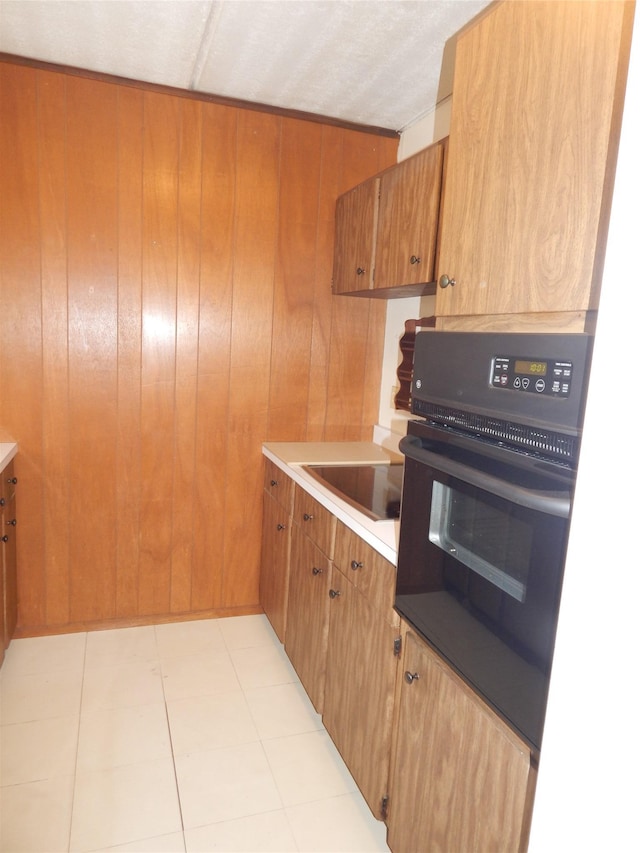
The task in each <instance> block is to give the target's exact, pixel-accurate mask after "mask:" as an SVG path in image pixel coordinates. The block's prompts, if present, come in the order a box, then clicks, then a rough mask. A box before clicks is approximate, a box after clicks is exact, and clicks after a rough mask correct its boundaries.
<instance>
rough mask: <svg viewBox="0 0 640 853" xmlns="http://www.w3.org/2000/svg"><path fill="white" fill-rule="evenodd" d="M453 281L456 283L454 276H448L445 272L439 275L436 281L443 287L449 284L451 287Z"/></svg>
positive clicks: (453, 283)
mask: <svg viewBox="0 0 640 853" xmlns="http://www.w3.org/2000/svg"><path fill="white" fill-rule="evenodd" d="M455 283H456V280H455V278H449V276H448V275H447V274H446V273H445V274H444V275H441V276H440V280H439V281H438V284H439V285H440V287H442V288H443V289H444V288H445V287H449V285H451V287H453V286H454V285H455Z"/></svg>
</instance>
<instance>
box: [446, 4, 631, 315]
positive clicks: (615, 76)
mask: <svg viewBox="0 0 640 853" xmlns="http://www.w3.org/2000/svg"><path fill="white" fill-rule="evenodd" d="M633 5H634V4H633V3H623V2H610V3H574V2H555V3H539V2H531V0H528V1H527V2H519V3H498V4H495V5H494V6H492V7H491V8H490V9H489V11H488V12H487V13H486V14H485V15H483V16H482V17H481V18H480V19H479V20H478V21H477V22H476V23H474V24H473V25H472V26H470V27H469V28H468V29H467V30H465V31H464V32H463V33H462V34H461V35H460V36H459V37H458V40H457V45H456V58H455V71H454V82H453V98H452V106H451V126H450V135H449V144H448V151H447V177H446V188H445V191H444V196H443V204H442V212H441V234H440V243H439V262H438V269H437V276H438V284H439V285H440V286H438V287H437V297H436V314H437V315H438V317H439V318H444V319H443V320H442V321H441V322H439V328H443V329H444V328H460V329H466V328H469V329H475V328H489V325H488V323H489V321H488V320H486V321H485V322H484V325H477V324H478V323H479V322H480V320H481V319H482V318H484V317H496V320H495V321H494V322H496V323H497V322H499V320H498V319H497V318H498V317H499V316H500V315H503V317H504V315H516V314H540V313H546V314H547V315H548V316H549V315H551V314H553V313H557V312H565V313H566V312H574V314H577V312H584V311H586V310H588V309H595V308H597V303H598V296H599V284H600V279H601V274H602V263H603V259H604V244H605V241H606V233H607V227H608V211H609V206H610V198H611V189H612V184H613V182H612V180H611V177H612V170H613V169H614V168H615V156H616V155H615V152H616V148H617V137H618V134H619V126H620V119H621V108H622V97H623V94H624V93H623V87H621V86H620V83H619V81H620V80H621V79H624V78H623V77H622V74H623V73H624V68H625V65H626V62H627V59H628V49H629V33H630V26H631V20H632V16H633ZM497 46H499V49H497ZM461 315H468V316H469V321H471V319H473V318H476V325H466V326H465V325H461V324H460V323H461V319H460V318H461ZM447 318H452V319H451V320H449V321H448V322H447ZM453 318H457V324H456V323H454V322H453ZM541 319H543V318H538V324H539V322H540V320H541ZM549 319H550V321H551V320H552V318H551V317H550V316H549ZM565 319H566V321H567V322H569V318H568V317H565ZM575 319H576V322H578V321H579V320H580V317H579V316H576V318H575ZM514 320H515V318H514ZM507 321H508V317H505V318H504V319H503V321H502V322H503V326H502V328H504V323H506V322H507ZM582 321H583V323H584V315H582Z"/></svg>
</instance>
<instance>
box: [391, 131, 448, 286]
mask: <svg viewBox="0 0 640 853" xmlns="http://www.w3.org/2000/svg"><path fill="white" fill-rule="evenodd" d="M442 161H443V145H442V144H436V145H431V146H430V147H429V148H426V149H425V150H424V151H420V152H419V153H418V154H416V155H414V156H413V157H410V158H409V159H407V160H403V161H402V162H401V163H399V164H398V165H397V166H393V167H392V168H390V169H388V170H387V171H386V172H384V173H383V174H382V175H381V177H380V208H379V213H378V237H377V247H376V269H375V278H374V287H375V288H376V290H378V289H382V288H388V287H397V286H399V285H411V284H419V283H422V282H425V283H426V282H431V281H433V280H434V276H435V258H436V238H437V236H438V218H439V211H440V190H441V186H442Z"/></svg>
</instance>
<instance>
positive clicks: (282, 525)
mask: <svg viewBox="0 0 640 853" xmlns="http://www.w3.org/2000/svg"><path fill="white" fill-rule="evenodd" d="M286 529H287V525H286V524H279V525H278V527H277V530H286Z"/></svg>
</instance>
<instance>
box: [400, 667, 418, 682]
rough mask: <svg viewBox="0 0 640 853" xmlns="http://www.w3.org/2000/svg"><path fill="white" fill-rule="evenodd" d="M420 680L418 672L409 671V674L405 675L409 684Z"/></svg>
mask: <svg viewBox="0 0 640 853" xmlns="http://www.w3.org/2000/svg"><path fill="white" fill-rule="evenodd" d="M419 678H420V675H419V673H417V672H409V671H408V670H407V672H405V674H404V680H405V681H406V682H407V684H413V682H414V681H417V680H418V679H419Z"/></svg>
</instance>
